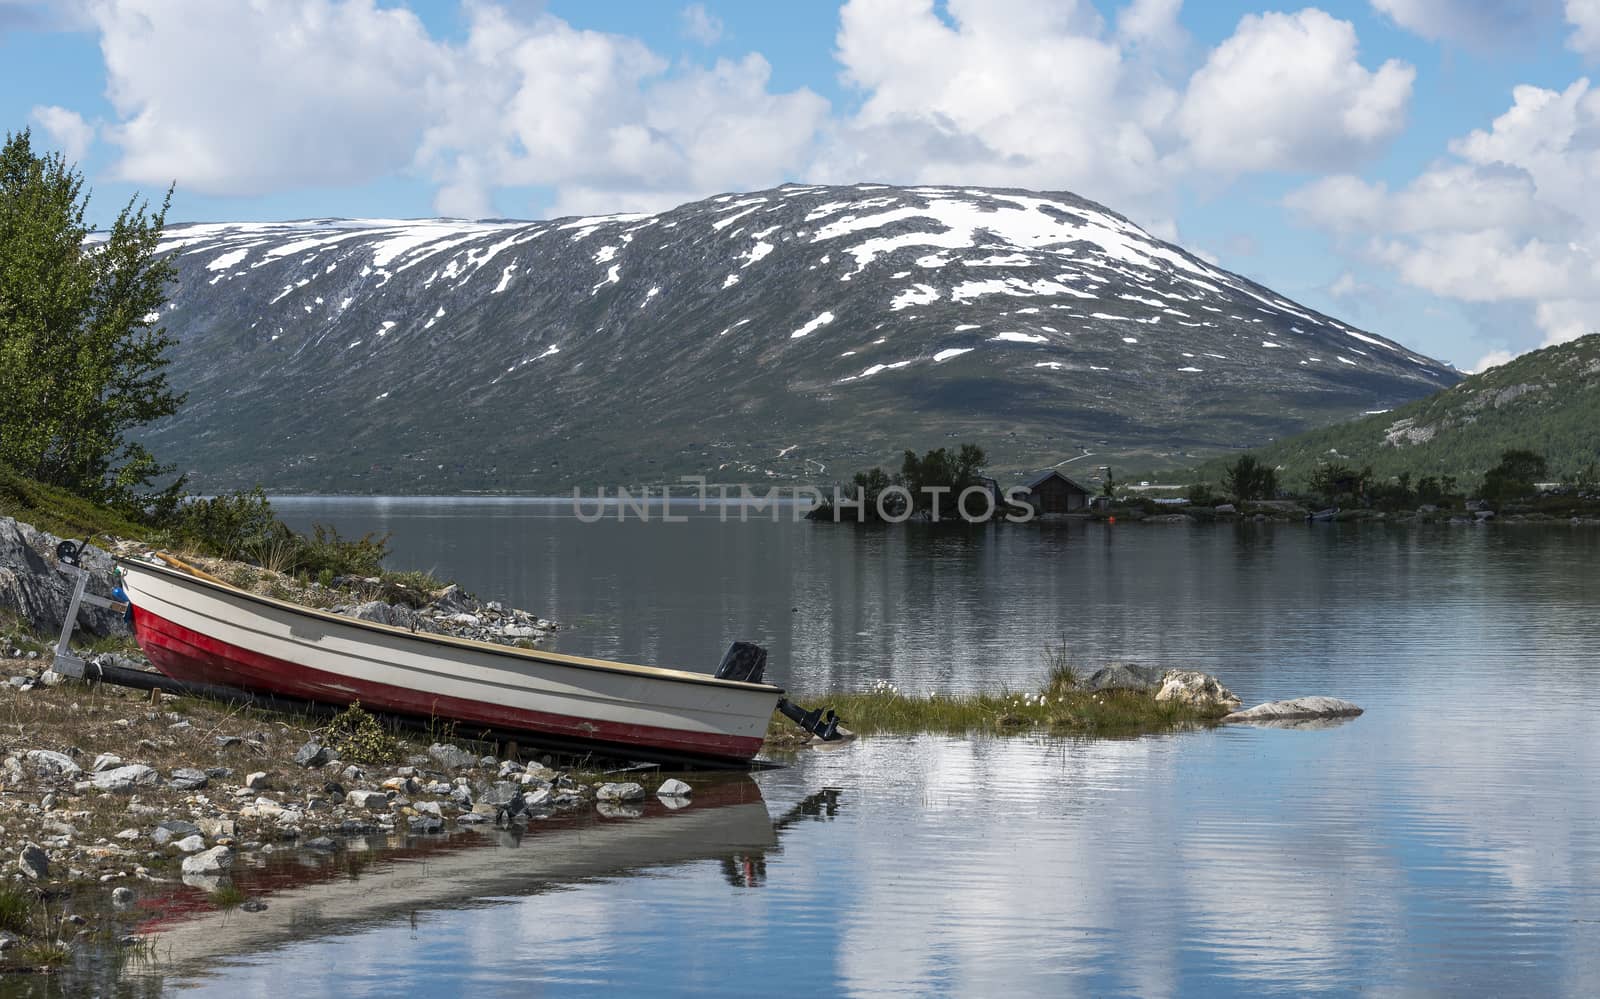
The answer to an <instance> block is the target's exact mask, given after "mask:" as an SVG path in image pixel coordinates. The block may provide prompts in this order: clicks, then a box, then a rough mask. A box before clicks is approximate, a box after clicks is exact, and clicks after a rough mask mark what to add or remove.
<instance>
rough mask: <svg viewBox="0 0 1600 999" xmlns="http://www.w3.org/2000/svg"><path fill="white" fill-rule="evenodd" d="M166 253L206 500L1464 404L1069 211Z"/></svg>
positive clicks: (1081, 206) (171, 428)
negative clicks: (1422, 402)
mask: <svg viewBox="0 0 1600 999" xmlns="http://www.w3.org/2000/svg"><path fill="white" fill-rule="evenodd" d="M163 246H164V247H165V248H166V249H169V250H170V251H171V252H173V253H174V254H176V261H177V264H178V268H179V273H180V282H179V286H178V287H177V288H176V289H175V290H174V294H173V297H172V301H171V302H170V303H169V304H168V306H167V307H166V308H165V309H164V310H163V311H162V312H161V314H160V317H159V322H160V323H161V324H163V325H165V326H167V327H168V328H169V329H170V330H171V331H172V332H174V333H175V334H176V335H177V337H178V339H179V341H180V346H179V347H178V349H177V350H176V351H175V353H174V366H173V369H172V372H171V377H172V381H173V382H174V383H175V385H176V386H178V387H179V388H180V389H186V390H188V391H189V393H190V394H189V402H188V405H187V406H186V407H185V408H184V410H183V412H182V413H181V414H180V415H179V416H177V417H175V418H173V419H171V420H168V421H166V422H164V423H162V424H161V425H159V426H158V427H156V428H154V429H153V431H152V433H151V434H150V435H149V436H150V438H151V440H150V443H151V444H152V445H153V447H154V448H155V450H156V452H157V454H158V455H160V456H162V457H163V458H165V459H168V460H176V461H178V462H179V464H180V467H183V468H185V469H188V470H190V471H191V472H192V473H193V475H194V484H195V485H196V486H197V487H199V488H209V489H224V488H232V487H236V486H249V485H252V484H254V483H256V482H262V483H264V484H266V485H268V486H270V487H272V488H274V489H280V490H330V491H369V490H371V491H406V492H423V491H455V490H470V489H507V490H549V489H567V488H571V487H572V486H573V485H577V484H582V485H586V486H592V485H596V484H608V485H609V484H627V483H639V482H662V481H673V480H675V479H676V477H677V476H679V475H695V474H704V475H706V476H707V477H708V478H710V479H712V481H723V482H736V481H774V480H776V481H795V480H797V481H807V482H813V481H816V482H828V481H832V480H833V479H834V478H835V477H838V476H846V477H847V476H848V474H849V472H850V471H851V470H853V469H856V468H860V467H865V466H867V465H871V464H874V463H877V462H880V461H886V462H894V463H897V458H896V456H897V455H898V453H899V451H900V450H901V449H903V448H906V447H916V448H926V447H932V446H938V445H941V444H944V443H950V442H953V441H958V440H959V441H974V442H977V443H980V444H982V445H983V446H984V447H985V448H986V449H987V450H988V451H989V453H990V457H991V459H992V461H993V463H994V465H995V466H996V467H997V468H998V469H1000V470H1002V471H1007V470H1025V469H1030V468H1036V467H1041V466H1045V465H1051V464H1055V463H1057V462H1060V461H1062V460H1064V459H1066V458H1069V457H1072V456H1074V455H1078V454H1081V453H1082V452H1083V451H1092V452H1094V453H1095V454H1097V455H1104V456H1106V460H1107V461H1111V462H1112V463H1114V464H1115V463H1121V462H1126V461H1133V462H1134V463H1136V464H1140V463H1143V464H1149V463H1151V462H1157V461H1161V460H1167V461H1169V462H1170V459H1171V456H1173V455H1179V454H1193V453H1204V452H1206V451H1207V450H1209V449H1215V448H1219V447H1234V446H1239V445H1251V444H1257V443H1260V442H1262V441H1264V440H1266V439H1268V438H1270V437H1274V436H1280V435H1283V434H1286V433H1289V432H1294V431H1298V430H1302V429H1305V428H1307V427H1309V426H1314V425H1318V424H1322V423H1328V422H1332V421H1334V420H1338V419H1343V418H1347V417H1350V416H1354V415H1359V414H1360V413H1361V412H1363V411H1367V410H1377V409H1384V408H1388V407H1391V406H1394V405H1397V404H1399V403H1402V402H1405V401H1408V400H1410V399H1414V398H1417V397H1419V396H1423V395H1426V394H1428V393H1430V392H1432V391H1434V390H1436V389H1438V388H1440V387H1443V386H1446V385H1450V384H1453V383H1454V382H1455V381H1457V380H1458V377H1459V376H1458V375H1457V374H1456V373H1455V372H1454V371H1453V370H1451V369H1450V368H1448V367H1447V366H1445V365H1443V364H1441V363H1439V362H1437V361H1434V360H1431V359H1429V358H1426V357H1422V356H1420V355H1418V354H1416V353H1414V352H1412V351H1410V350H1407V349H1406V348H1405V347H1403V346H1401V345H1399V344H1397V343H1394V342H1392V341H1390V340H1386V339H1384V338H1382V337H1379V336H1375V335H1373V334H1371V333H1368V332H1365V331H1362V330H1359V329H1356V328H1354V327H1351V326H1349V325H1346V324H1345V323H1342V322H1339V321H1338V320H1336V319H1332V318H1330V317H1328V316H1325V315H1321V314H1319V313H1317V312H1315V311H1313V310H1311V309H1308V308H1305V307H1304V306H1301V305H1297V304H1295V303H1294V302H1291V301H1289V300H1287V299H1285V298H1284V297H1282V296H1281V295H1278V294H1275V293H1274V292H1272V291H1271V290H1269V289H1267V288H1264V287H1261V286H1259V285H1257V284H1254V283H1252V282H1251V281H1248V280H1246V279H1244V278H1242V277H1240V276H1238V275H1236V274H1232V273H1229V272H1228V271H1224V270H1221V269H1219V268H1217V267H1214V266H1212V265H1210V264H1207V263H1206V262H1204V261H1203V260H1201V259H1199V258H1198V257H1196V256H1194V255H1192V254H1190V253H1188V252H1186V251H1184V250H1183V249H1181V248H1179V247H1177V246H1174V245H1172V244H1169V243H1165V242H1162V241H1161V240H1158V239H1156V238H1154V237H1152V236H1151V235H1149V234H1148V233H1146V232H1145V231H1143V230H1142V229H1140V228H1139V227H1137V226H1135V225H1133V224H1132V223H1131V222H1129V221H1127V220H1126V219H1124V218H1122V217H1121V216H1119V215H1117V214H1115V213H1114V212H1111V211H1108V210H1107V209H1105V208H1103V207H1101V206H1099V205H1096V204H1093V203H1091V202H1088V201H1084V200H1083V199H1080V198H1077V197H1075V196H1073V195H1071V194H1064V193H1059V194H1040V193H1034V192H1027V191H1018V190H991V189H974V188H950V187H916V188H897V187H887V186H883V185H876V184H863V185H857V186H855V187H815V186H796V185H786V186H784V187H780V188H777V189H774V190H769V191H760V192H755V193H750V194H728V195H722V196H718V197H713V198H709V199H707V200H705V201H699V202H695V203H692V204H688V205H684V206H682V207H679V208H676V209H673V210H671V211H667V212H662V213H660V214H657V215H611V216H603V217H595V218H569V219H558V220H555V221H547V222H505V221H485V222H461V221H450V220H427V221H377V220H361V221H353V220H343V219H321V220H312V221H304V222H284V223H217V224H203V225H186V226H173V227H171V228H169V229H168V231H167V234H166V239H165V241H164V243H163ZM1161 456H1167V457H1166V458H1162V457H1161Z"/></svg>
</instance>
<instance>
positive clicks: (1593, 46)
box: [1566, 0, 1600, 59]
mask: <svg viewBox="0 0 1600 999" xmlns="http://www.w3.org/2000/svg"><path fill="white" fill-rule="evenodd" d="M1566 12H1567V23H1568V24H1570V25H1572V29H1573V30H1572V35H1571V36H1570V37H1569V38H1568V39H1567V47H1568V48H1570V49H1572V50H1573V51H1574V52H1578V53H1580V54H1581V55H1583V56H1584V58H1586V59H1600V0H1567V6H1566Z"/></svg>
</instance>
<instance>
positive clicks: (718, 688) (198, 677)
mask: <svg viewBox="0 0 1600 999" xmlns="http://www.w3.org/2000/svg"><path fill="white" fill-rule="evenodd" d="M163 560H164V561H165V562H166V563H167V564H165V565H159V564H156V563H153V562H149V561H145V560H142V559H128V558H119V559H117V567H118V569H119V571H120V573H121V577H122V590H123V591H124V592H125V593H126V595H127V599H128V602H129V603H130V604H131V605H132V607H133V628H134V637H135V639H136V640H137V641H138V643H139V645H140V647H141V648H143V649H144V652H145V654H146V655H147V656H149V658H150V661H151V662H152V663H153V664H155V667H156V668H157V669H158V670H160V671H161V672H162V673H163V674H165V675H166V676H168V677H171V678H173V679H175V680H180V681H186V682H191V683H198V684H209V685H221V686H225V687H232V688H236V689H239V690H244V691H248V692H252V693H266V694H275V695H281V696H284V697H290V698H299V699H302V700H307V701H317V702H322V703H329V704H336V705H347V704H350V703H351V702H354V701H359V702H360V703H361V705H362V707H363V708H368V709H372V710H377V711H383V712H389V713H393V714H398V715H410V716H413V717H420V718H440V719H445V720H454V721H457V722H460V723H462V728H463V732H462V734H463V735H467V734H469V733H468V731H467V730H468V729H470V727H471V726H474V725H476V726H482V727H483V728H484V729H485V730H496V731H503V732H525V733H528V734H529V736H530V737H531V738H530V739H529V741H530V742H535V743H536V742H539V741H540V740H546V741H551V742H554V743H557V744H561V745H564V746H578V747H582V748H586V749H588V748H592V749H594V750H597V751H601V752H607V753H611V754H613V755H618V756H621V757H624V758H628V759H637V760H663V761H670V762H680V761H681V762H691V763H692V762H708V763H721V764H723V765H727V764H730V763H742V762H747V761H749V760H750V759H752V758H753V757H754V756H755V755H756V753H757V752H758V751H759V750H760V749H761V745H762V742H763V741H764V739H765V736H766V732H767V725H768V722H769V721H770V719H771V717H772V712H773V710H774V709H775V708H781V709H783V710H785V713H789V712H790V711H791V710H793V709H792V707H791V706H790V705H788V703H787V702H786V701H783V700H782V698H783V690H782V689H781V688H779V687H775V686H773V685H772V684H769V683H764V682H761V674H762V672H763V670H764V667H765V663H766V654H765V652H763V651H761V650H760V649H758V648H756V647H755V646H749V645H745V644H744V643H737V644H736V645H735V646H734V649H733V650H731V651H730V653H729V655H728V656H727V658H725V659H724V661H723V665H722V667H721V668H719V670H718V671H717V673H716V674H715V675H713V674H708V673H694V672H689V671H685V670H678V669H666V668H662V667H656V666H637V665H632V664H629V663H618V662H610V661H607V660H602V659H589V658H585V657H581V656H569V655H561V654H558V653H554V652H543V651H538V650H527V649H520V648H514V647H511V646H505V645H495V644H491V643H487V642H477V641H471V640H468V639H463V638H454V637H450V636H445V635H435V634H429V633H425V632H414V631H409V630H407V629H404V628H397V627H393V626H390V625H385V624H379V623H376V622H372V621H362V620H357V619H355V618H350V617H345V616H343V615H339V614H333V613H330V612H328V611H322V610H316V609H313V608H309V607H302V606H299V605H297V604H292V603H288V602H286V601H283V600H276V599H273V598H271V597H265V596H261V595H259V594H255V593H251V592H249V591H248V590H244V589H240V588H239V587H236V586H231V585H229V584H228V583H225V582H223V581H222V580H220V579H216V578H215V577H211V576H209V575H208V574H205V573H202V572H200V571H199V570H195V569H192V568H190V567H189V566H187V565H185V564H184V563H182V562H180V561H179V560H177V559H174V558H171V557H170V556H165V557H163ZM752 650H753V651H752ZM791 717H793V715H791Z"/></svg>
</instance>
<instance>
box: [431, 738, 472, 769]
mask: <svg viewBox="0 0 1600 999" xmlns="http://www.w3.org/2000/svg"><path fill="white" fill-rule="evenodd" d="M428 755H429V756H430V757H432V758H433V761H434V762H435V763H437V764H439V765H440V766H441V767H444V768H445V769H446V770H465V769H466V768H467V767H471V766H476V765H477V763H478V758H477V757H476V756H474V755H473V754H472V753H469V752H467V751H466V750H465V749H462V748H460V747H459V746H452V745H449V744H448V743H442V742H436V743H434V744H433V745H431V746H429V747H428Z"/></svg>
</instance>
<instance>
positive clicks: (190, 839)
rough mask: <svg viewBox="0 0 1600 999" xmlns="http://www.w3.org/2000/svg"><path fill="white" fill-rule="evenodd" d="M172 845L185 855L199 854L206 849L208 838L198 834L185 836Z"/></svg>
mask: <svg viewBox="0 0 1600 999" xmlns="http://www.w3.org/2000/svg"><path fill="white" fill-rule="evenodd" d="M172 845H173V846H175V847H177V848H178V849H180V850H182V851H183V852H184V853H199V852H200V851H201V850H204V849H205V848H206V838H205V837H204V836H201V835H199V834H198V833H197V834H195V835H193V836H185V837H184V838H183V839H180V840H178V841H177V842H176V843H174V844H172Z"/></svg>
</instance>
